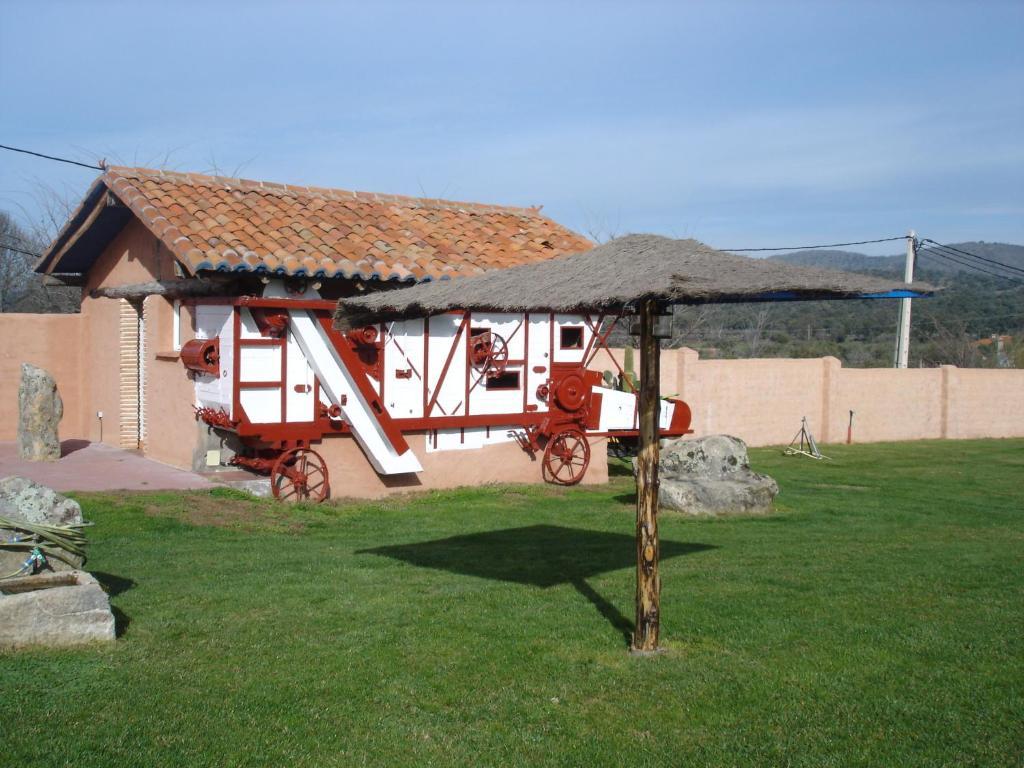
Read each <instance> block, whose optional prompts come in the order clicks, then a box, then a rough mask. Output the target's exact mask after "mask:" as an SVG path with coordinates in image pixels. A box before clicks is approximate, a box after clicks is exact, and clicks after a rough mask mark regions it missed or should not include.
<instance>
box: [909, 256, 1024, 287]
mask: <svg viewBox="0 0 1024 768" xmlns="http://www.w3.org/2000/svg"><path fill="white" fill-rule="evenodd" d="M917 253H918V255H919V256H920V255H923V254H928V255H929V256H937V257H939V258H940V259H946V260H947V261H951V262H953V263H954V264H959V265H960V266H961V267H967V268H968V269H974V270H977V271H978V272H984V273H985V274H986V275H992V276H993V277H999V278H1002V279H1003V280H1011V281H1013V282H1015V283H1021V284H1024V280H1020V279H1019V278H1016V277H1011V276H1010V275H1003V274H1000V273H999V272H993V271H991V270H989V269H985V268H984V267H980V266H978V265H977V264H972V263H971V262H969V261H965V260H963V259H959V258H957V257H956V256H952V255H950V254H948V253H943V252H942V251H939V250H937V249H936V248H922V249H921V250H920V251H918V252H917Z"/></svg>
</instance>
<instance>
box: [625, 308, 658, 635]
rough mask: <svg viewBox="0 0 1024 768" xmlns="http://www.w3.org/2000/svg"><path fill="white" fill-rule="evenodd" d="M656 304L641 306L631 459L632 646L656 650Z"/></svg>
mask: <svg viewBox="0 0 1024 768" xmlns="http://www.w3.org/2000/svg"><path fill="white" fill-rule="evenodd" d="M656 312H657V304H656V303H655V302H654V301H651V300H647V301H644V302H643V304H642V305H641V307H640V406H639V415H640V451H639V453H638V454H637V461H636V630H635V631H634V633H633V645H632V649H631V650H632V651H633V652H634V653H652V652H654V651H657V650H658V633H659V629H660V618H661V617H660V612H661V578H660V576H659V575H658V454H659V451H658V418H659V415H660V411H661V408H660V400H661V397H660V393H659V363H660V360H659V358H660V356H661V353H660V349H659V347H660V344H659V341H658V338H657V337H656V336H655V335H654V316H655V314H656Z"/></svg>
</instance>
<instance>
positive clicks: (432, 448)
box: [426, 426, 522, 453]
mask: <svg viewBox="0 0 1024 768" xmlns="http://www.w3.org/2000/svg"><path fill="white" fill-rule="evenodd" d="M516 430H519V431H522V428H521V427H514V426H506V427H490V429H488V428H487V427H467V428H465V429H435V430H432V431H430V432H428V433H427V435H426V450H427V453H437V452H439V451H466V450H473V449H477V448H483V447H484V446H485V445H495V444H497V443H510V442H512V441H513V440H515V439H516V438H515V431H516Z"/></svg>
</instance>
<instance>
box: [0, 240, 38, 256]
mask: <svg viewBox="0 0 1024 768" xmlns="http://www.w3.org/2000/svg"><path fill="white" fill-rule="evenodd" d="M0 248H3V249H5V250H8V251H14V252H15V253H21V254H24V255H25V256H35V257H36V258H40V257H41V256H42V255H43V254H41V253H35V252H34V251H24V250H22V249H21V248H15V247H14V246H13V245H11V244H10V243H0Z"/></svg>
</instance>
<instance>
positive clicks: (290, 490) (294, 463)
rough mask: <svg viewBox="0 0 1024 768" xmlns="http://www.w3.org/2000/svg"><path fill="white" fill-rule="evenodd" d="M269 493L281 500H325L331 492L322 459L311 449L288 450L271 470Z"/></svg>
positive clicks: (325, 465)
mask: <svg viewBox="0 0 1024 768" xmlns="http://www.w3.org/2000/svg"><path fill="white" fill-rule="evenodd" d="M270 490H271V491H272V492H273V494H274V498H275V499H277V500H278V501H313V502H321V501H323V500H324V499H326V498H327V494H328V493H330V484H329V478H328V475H327V464H326V463H325V462H324V459H323V456H321V455H320V454H319V453H317V452H316V451H314V450H311V449H309V448H292V449H291V450H290V451H285V452H284V453H282V454H281V455H280V456H279V457H278V459H277V461H276V462H274V468H273V469H271V470H270Z"/></svg>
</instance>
